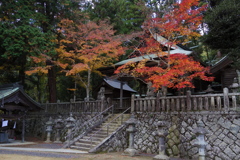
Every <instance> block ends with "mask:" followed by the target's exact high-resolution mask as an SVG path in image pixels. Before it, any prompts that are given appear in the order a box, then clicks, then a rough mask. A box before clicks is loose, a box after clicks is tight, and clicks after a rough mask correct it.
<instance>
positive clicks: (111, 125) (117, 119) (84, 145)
mask: <svg viewBox="0 0 240 160" xmlns="http://www.w3.org/2000/svg"><path fill="white" fill-rule="evenodd" d="M129 118H130V114H113V115H112V116H111V117H109V118H108V119H107V120H106V121H105V122H104V123H102V124H101V125H100V126H98V127H96V128H94V129H93V130H92V131H91V132H89V133H88V134H87V135H85V136H83V137H82V138H81V139H79V140H78V141H76V142H75V143H74V144H72V145H71V146H70V148H71V149H78V150H81V151H86V152H88V151H89V150H90V149H92V148H94V147H95V146H97V145H98V144H100V143H101V142H102V141H104V140H105V139H107V138H108V136H109V135H111V134H112V133H113V132H114V131H116V130H117V129H118V128H119V127H120V126H121V125H122V124H123V123H125V122H126V121H127V120H128V119H129Z"/></svg>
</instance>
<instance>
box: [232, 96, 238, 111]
mask: <svg viewBox="0 0 240 160" xmlns="http://www.w3.org/2000/svg"><path fill="white" fill-rule="evenodd" d="M232 107H233V109H234V110H237V99H236V96H234V95H233V96H232Z"/></svg>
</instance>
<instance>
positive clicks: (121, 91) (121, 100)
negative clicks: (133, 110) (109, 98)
mask: <svg viewBox="0 0 240 160" xmlns="http://www.w3.org/2000/svg"><path fill="white" fill-rule="evenodd" d="M122 103H123V82H122V81H120V108H122V107H123V106H122Z"/></svg>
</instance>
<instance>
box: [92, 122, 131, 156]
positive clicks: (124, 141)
mask: <svg viewBox="0 0 240 160" xmlns="http://www.w3.org/2000/svg"><path fill="white" fill-rule="evenodd" d="M126 129H127V125H126V124H123V125H122V126H121V127H120V128H119V129H118V130H117V131H116V132H114V133H112V134H111V135H110V136H108V137H107V138H106V139H105V140H104V141H103V142H102V143H100V144H99V145H97V146H96V147H95V148H93V149H91V151H90V152H114V151H115V152H122V151H124V149H126V148H127V147H128V137H129V133H128V132H127V131H126Z"/></svg>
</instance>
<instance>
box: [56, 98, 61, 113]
mask: <svg viewBox="0 0 240 160" xmlns="http://www.w3.org/2000/svg"><path fill="white" fill-rule="evenodd" d="M59 103H60V100H57V108H56V113H58V112H61V109H60V107H59Z"/></svg>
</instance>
